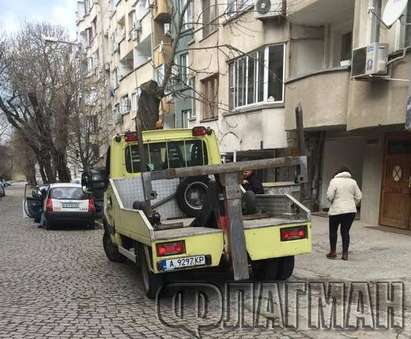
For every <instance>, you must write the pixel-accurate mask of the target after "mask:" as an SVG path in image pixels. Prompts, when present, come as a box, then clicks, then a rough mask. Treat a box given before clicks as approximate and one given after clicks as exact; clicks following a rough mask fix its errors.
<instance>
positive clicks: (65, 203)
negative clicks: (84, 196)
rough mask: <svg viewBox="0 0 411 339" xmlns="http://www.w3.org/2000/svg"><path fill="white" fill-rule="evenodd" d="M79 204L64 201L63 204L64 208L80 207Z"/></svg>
mask: <svg viewBox="0 0 411 339" xmlns="http://www.w3.org/2000/svg"><path fill="white" fill-rule="evenodd" d="M79 206H80V204H79V203H78V202H63V203H62V205H61V207H63V208H79Z"/></svg>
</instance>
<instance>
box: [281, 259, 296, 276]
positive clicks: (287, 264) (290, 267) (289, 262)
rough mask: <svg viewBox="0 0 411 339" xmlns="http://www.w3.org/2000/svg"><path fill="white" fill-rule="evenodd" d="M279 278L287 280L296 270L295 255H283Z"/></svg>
mask: <svg viewBox="0 0 411 339" xmlns="http://www.w3.org/2000/svg"><path fill="white" fill-rule="evenodd" d="M278 264H279V265H278V266H279V267H278V276H277V279H278V280H287V279H288V278H289V277H291V274H293V271H294V256H291V257H283V258H280V259H279V262H278Z"/></svg>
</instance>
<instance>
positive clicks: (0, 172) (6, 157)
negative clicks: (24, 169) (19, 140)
mask: <svg viewBox="0 0 411 339" xmlns="http://www.w3.org/2000/svg"><path fill="white" fill-rule="evenodd" d="M12 174H13V162H12V157H11V150H10V147H8V146H6V145H0V179H3V178H4V179H11V177H12Z"/></svg>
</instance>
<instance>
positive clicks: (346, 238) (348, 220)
mask: <svg viewBox="0 0 411 339" xmlns="http://www.w3.org/2000/svg"><path fill="white" fill-rule="evenodd" d="M354 218H355V213H345V214H338V215H330V218H329V230H330V249H331V251H333V252H335V250H336V247H337V231H338V226H340V225H341V228H340V232H341V238H342V247H343V253H348V248H349V246H350V228H351V225H352V223H353V221H354Z"/></svg>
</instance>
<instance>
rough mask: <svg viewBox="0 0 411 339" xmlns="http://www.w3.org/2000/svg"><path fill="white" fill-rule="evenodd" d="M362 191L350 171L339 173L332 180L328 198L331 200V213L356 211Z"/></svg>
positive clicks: (329, 212)
mask: <svg viewBox="0 0 411 339" xmlns="http://www.w3.org/2000/svg"><path fill="white" fill-rule="evenodd" d="M361 197H362V195H361V191H360V189H359V187H358V185H357V182H356V181H355V180H354V179H353V178H351V174H350V173H349V172H342V173H338V174H337V175H336V176H335V177H334V178H333V179H331V181H330V185H329V186H328V190H327V199H328V200H329V201H330V202H331V206H330V210H329V211H328V214H329V215H338V214H345V213H356V212H357V205H358V204H359V202H360V201H361Z"/></svg>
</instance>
